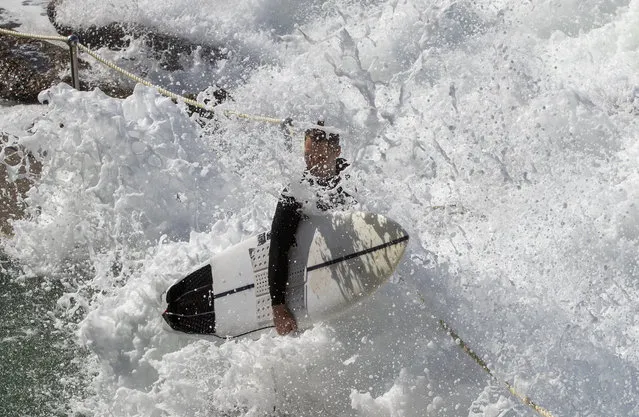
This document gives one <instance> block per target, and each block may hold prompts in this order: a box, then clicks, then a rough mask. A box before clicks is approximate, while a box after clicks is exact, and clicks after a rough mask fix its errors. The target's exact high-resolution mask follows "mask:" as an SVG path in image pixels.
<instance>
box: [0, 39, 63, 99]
mask: <svg viewBox="0 0 639 417" xmlns="http://www.w3.org/2000/svg"><path fill="white" fill-rule="evenodd" d="M68 55H69V52H68V51H65V50H64V49H62V48H60V47H57V46H55V45H52V44H50V43H48V42H45V41H37V40H31V39H25V38H17V37H14V36H9V35H2V34H0V98H3V99H5V100H11V101H15V102H20V103H37V102H38V93H40V91H42V90H44V89H47V88H49V87H51V86H52V85H54V84H57V83H59V82H60V72H62V71H63V70H64V69H65V67H67V66H68V65H69V57H68Z"/></svg>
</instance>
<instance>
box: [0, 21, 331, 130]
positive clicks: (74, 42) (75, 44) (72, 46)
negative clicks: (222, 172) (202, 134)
mask: <svg viewBox="0 0 639 417" xmlns="http://www.w3.org/2000/svg"><path fill="white" fill-rule="evenodd" d="M0 33H1V34H5V35H10V36H15V37H20V38H29V39H37V40H45V41H58V42H64V43H66V44H67V45H68V46H69V50H70V53H71V73H72V74H71V75H72V79H73V84H74V88H76V89H78V90H79V85H80V84H79V77H78V74H77V73H78V71H77V63H76V62H74V61H77V49H79V50H81V51H82V52H84V53H86V54H87V55H89V56H91V57H92V58H93V59H95V60H96V61H98V62H99V63H101V64H102V65H104V66H106V67H108V68H110V69H112V70H113V71H116V72H118V73H120V74H121V75H123V76H125V77H127V78H129V79H131V80H133V81H135V82H136V83H140V84H142V85H145V86H147V87H150V88H153V89H155V90H157V91H158V92H159V93H160V94H162V95H163V96H166V97H169V98H171V99H173V100H176V101H181V102H184V103H186V104H188V105H190V106H193V107H197V108H200V109H202V110H206V111H209V112H212V113H216V112H217V111H218V109H215V108H214V107H212V106H208V105H206V104H204V103H200V102H198V101H196V100H193V99H190V98H187V97H184V96H181V95H179V94H175V93H173V92H172V91H169V90H167V89H165V88H162V87H160V86H157V85H155V84H153V83H151V82H150V81H147V80H145V79H144V78H142V77H139V76H137V75H135V74H133V73H131V72H129V71H127V70H125V69H124V68H121V67H119V66H118V65H116V64H115V63H113V62H111V61H109V60H107V59H104V58H102V57H101V56H100V55H98V54H97V53H95V52H94V51H92V50H91V49H90V48H88V47H87V46H85V45H83V44H81V43H80V42H79V40H78V38H77V36H75V35H71V36H69V37H64V36H51V35H38V34H34V33H24V32H17V31H14V30H9V29H3V28H0ZM56 45H57V44H56ZM58 46H60V45H58ZM221 113H222V114H224V115H225V116H226V117H231V116H233V117H237V118H240V119H247V120H253V121H258V122H266V123H273V124H278V125H282V126H283V127H284V128H286V129H287V130H288V132H289V134H293V129H292V126H293V124H292V120H291V119H288V118H281V119H280V118H275V117H268V116H260V115H254V114H248V113H241V112H238V111H234V110H228V109H221ZM296 124H297V125H299V126H298V127H300V128H302V129H303V128H305V127H307V126H309V127H310V126H313V127H315V128H318V126H316V125H314V124H310V123H309V124H301V125H300V124H299V123H296ZM321 129H323V130H326V131H327V132H329V133H339V129H336V128H331V127H321Z"/></svg>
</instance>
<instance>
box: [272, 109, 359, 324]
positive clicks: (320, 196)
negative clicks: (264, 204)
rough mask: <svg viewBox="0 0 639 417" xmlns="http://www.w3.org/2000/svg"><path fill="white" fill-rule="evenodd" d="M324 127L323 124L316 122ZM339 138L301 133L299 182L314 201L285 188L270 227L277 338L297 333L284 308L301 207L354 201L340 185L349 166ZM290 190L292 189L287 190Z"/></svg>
mask: <svg viewBox="0 0 639 417" xmlns="http://www.w3.org/2000/svg"><path fill="white" fill-rule="evenodd" d="M317 125H318V126H324V121H322V120H320V121H318V122H317ZM339 139H340V138H339V135H338V134H337V133H329V134H328V135H327V134H326V132H325V131H324V130H323V129H321V128H313V129H308V130H306V132H304V161H305V162H306V170H305V171H304V174H303V176H302V179H301V181H300V183H301V184H302V185H308V186H309V187H310V188H311V189H312V190H313V192H314V194H315V195H314V198H313V201H306V199H302V198H300V196H295V195H293V194H294V192H293V191H290V190H289V189H288V188H287V189H285V190H284V191H283V192H282V195H281V196H280V199H279V201H278V203H277V208H276V209H275V215H274V216H273V223H272V226H271V248H270V251H269V269H268V283H269V288H270V291H271V305H272V307H273V320H274V322H275V329H276V330H277V333H278V334H280V335H285V334H288V333H290V332H292V331H295V330H297V323H296V321H295V318H294V317H293V315H292V314H291V312H290V310H289V309H288V307H287V306H286V285H287V284H288V278H287V277H288V252H289V250H290V248H291V247H292V246H293V244H294V243H295V233H296V231H297V226H298V224H299V222H300V220H301V219H302V216H303V215H304V214H303V212H304V207H305V206H307V205H308V204H314V205H315V207H316V208H317V209H319V210H321V211H327V210H332V209H337V208H347V207H348V206H349V205H351V204H354V203H355V201H354V199H353V198H352V197H351V196H350V195H349V194H348V193H346V192H345V191H344V190H343V189H342V187H341V186H340V182H341V180H342V172H343V171H344V169H346V168H347V167H348V166H349V164H348V163H347V162H346V160H344V159H343V158H340V157H339V156H340V154H341V151H342V149H341V147H340V144H339ZM289 188H291V189H292V188H293V187H289ZM307 207H308V206H307Z"/></svg>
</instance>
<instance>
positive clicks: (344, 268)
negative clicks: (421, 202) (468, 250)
mask: <svg viewBox="0 0 639 417" xmlns="http://www.w3.org/2000/svg"><path fill="white" fill-rule="evenodd" d="M331 222H332V224H331V225H329V226H325V225H322V223H321V221H315V222H314V223H315V224H316V225H317V229H316V230H315V235H314V236H313V241H312V243H311V247H310V249H309V257H308V267H307V280H308V312H309V314H310V315H311V316H313V315H317V316H323V315H325V314H328V313H329V312H330V313H331V314H334V313H339V312H340V311H343V310H345V309H346V308H347V307H348V306H349V305H352V303H353V302H354V301H355V300H356V299H357V298H361V297H365V296H367V295H369V294H371V293H372V292H374V291H375V290H377V289H378V288H379V287H380V286H381V285H383V284H384V283H386V282H387V281H388V279H389V278H390V277H391V275H392V274H393V271H394V270H395V268H396V267H397V265H398V264H399V262H400V261H401V259H402V257H403V255H404V252H405V250H406V247H407V245H408V239H409V236H408V233H407V232H406V230H405V229H404V228H403V227H402V226H401V225H400V224H399V223H397V222H396V221H394V220H391V219H389V218H387V217H385V216H382V215H378V214H374V213H363V212H359V213H350V214H348V215H344V216H343V217H341V216H333V217H332V218H331Z"/></svg>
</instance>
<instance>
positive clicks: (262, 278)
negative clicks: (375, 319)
mask: <svg viewBox="0 0 639 417" xmlns="http://www.w3.org/2000/svg"><path fill="white" fill-rule="evenodd" d="M295 238H296V245H295V246H294V247H293V248H292V249H291V251H290V252H289V276H288V286H287V292H286V303H287V305H288V307H289V309H290V310H291V312H292V313H293V315H294V316H295V319H296V320H297V322H298V328H300V329H304V328H308V327H310V326H311V325H312V323H314V322H316V321H319V320H323V319H327V318H330V317H331V316H334V315H338V314H340V313H342V312H343V311H345V310H346V309H348V307H350V306H351V305H353V304H354V303H355V302H357V301H358V300H359V299H361V298H363V297H366V296H368V295H370V294H371V293H373V292H374V291H375V290H376V289H377V288H379V287H380V286H381V285H382V284H384V283H385V282H386V281H387V280H388V278H389V277H390V276H391V275H392V273H393V271H394V270H395V268H396V267H397V265H398V264H399V262H400V261H401V259H402V256H403V254H404V251H405V249H406V246H407V244H408V234H407V233H406V231H405V230H404V229H403V228H402V227H401V226H400V225H399V224H397V223H396V222H394V221H392V220H390V219H388V218H386V217H384V216H381V215H378V214H372V213H365V212H336V213H328V214H322V215H312V216H308V218H306V219H304V220H302V222H300V225H299V227H298V231H297V234H296V235H295ZM269 248H270V233H267V232H265V233H260V234H259V235H257V236H254V237H252V238H250V239H247V240H245V241H243V242H241V243H239V244H237V245H235V246H233V247H231V248H229V249H227V250H225V251H223V252H222V253H220V254H217V255H215V256H213V257H212V259H211V261H210V262H209V263H207V264H205V265H202V266H200V267H199V268H197V269H196V270H195V271H194V272H192V273H191V274H189V275H187V276H186V277H185V278H183V279H180V280H179V281H178V282H176V283H175V284H174V285H173V286H171V287H170V288H169V290H168V291H167V294H166V301H167V303H168V306H167V309H166V311H165V312H164V314H163V317H164V319H165V320H166V322H167V323H168V324H169V325H170V326H171V327H172V328H173V329H174V330H178V331H182V332H185V333H197V334H208V335H213V336H218V337H222V338H227V337H239V336H243V335H246V334H251V333H255V332H258V331H259V330H262V329H266V328H270V327H273V315H272V308H271V298H270V293H269V286H268V261H269V259H268V258H269V256H268V255H269Z"/></svg>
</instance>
